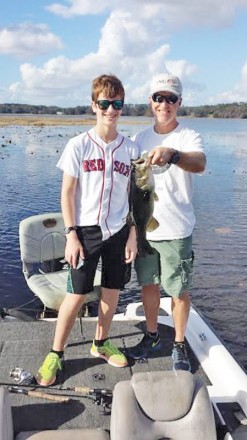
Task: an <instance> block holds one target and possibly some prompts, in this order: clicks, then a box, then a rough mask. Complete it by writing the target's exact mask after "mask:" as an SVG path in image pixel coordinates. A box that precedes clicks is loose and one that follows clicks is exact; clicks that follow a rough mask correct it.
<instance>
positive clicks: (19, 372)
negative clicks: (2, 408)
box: [10, 367, 35, 385]
mask: <svg viewBox="0 0 247 440" xmlns="http://www.w3.org/2000/svg"><path fill="white" fill-rule="evenodd" d="M10 377H12V378H13V379H14V381H15V382H16V383H17V384H18V385H31V384H34V383H35V379H34V377H33V376H32V374H31V373H29V372H28V371H26V370H24V369H23V368H19V367H13V368H12V370H10Z"/></svg>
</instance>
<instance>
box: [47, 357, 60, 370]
mask: <svg viewBox="0 0 247 440" xmlns="http://www.w3.org/2000/svg"><path fill="white" fill-rule="evenodd" d="M44 366H45V368H47V369H48V370H53V369H54V368H60V367H61V360H60V358H59V357H57V356H56V354H55V353H50V354H49V355H48V357H47V358H46V360H45V362H44Z"/></svg>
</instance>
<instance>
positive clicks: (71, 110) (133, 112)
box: [0, 102, 247, 119]
mask: <svg viewBox="0 0 247 440" xmlns="http://www.w3.org/2000/svg"><path fill="white" fill-rule="evenodd" d="M1 113H2V114H34V115H56V114H60V115H61V114H63V115H67V116H69V115H77V116H78V115H92V114H93V112H92V108H91V106H86V105H83V106H77V107H58V106H45V105H30V104H12V103H11V104H0V114H1ZM122 115H123V116H152V115H151V112H150V108H149V106H148V105H147V104H125V105H124V109H123V113H122ZM178 116H187V117H194V118H240V119H247V103H246V102H239V103H238V102H233V103H231V104H216V105H201V106H196V107H188V106H182V107H180V108H179V110H178Z"/></svg>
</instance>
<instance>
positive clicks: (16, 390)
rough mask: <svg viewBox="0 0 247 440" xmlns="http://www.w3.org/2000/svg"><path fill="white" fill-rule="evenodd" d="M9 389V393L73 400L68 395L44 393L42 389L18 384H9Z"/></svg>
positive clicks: (63, 400)
mask: <svg viewBox="0 0 247 440" xmlns="http://www.w3.org/2000/svg"><path fill="white" fill-rule="evenodd" d="M7 390H8V391H9V393H15V394H25V395H27V396H31V397H38V398H40V399H46V400H52V401H53V402H60V403H67V402H69V401H70V400H71V399H70V398H69V397H67V396H58V395H56V394H50V393H44V392H42V391H34V390H27V389H23V388H20V387H17V386H8V387H7Z"/></svg>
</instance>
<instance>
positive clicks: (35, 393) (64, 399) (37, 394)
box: [27, 391, 70, 402]
mask: <svg viewBox="0 0 247 440" xmlns="http://www.w3.org/2000/svg"><path fill="white" fill-rule="evenodd" d="M27 394H28V395H29V396H32V397H40V398H41V399H46V400H53V401H54V402H68V401H69V400H70V398H69V397H65V396H55V395H54V394H48V393H43V392H42V391H28V393H27Z"/></svg>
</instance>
